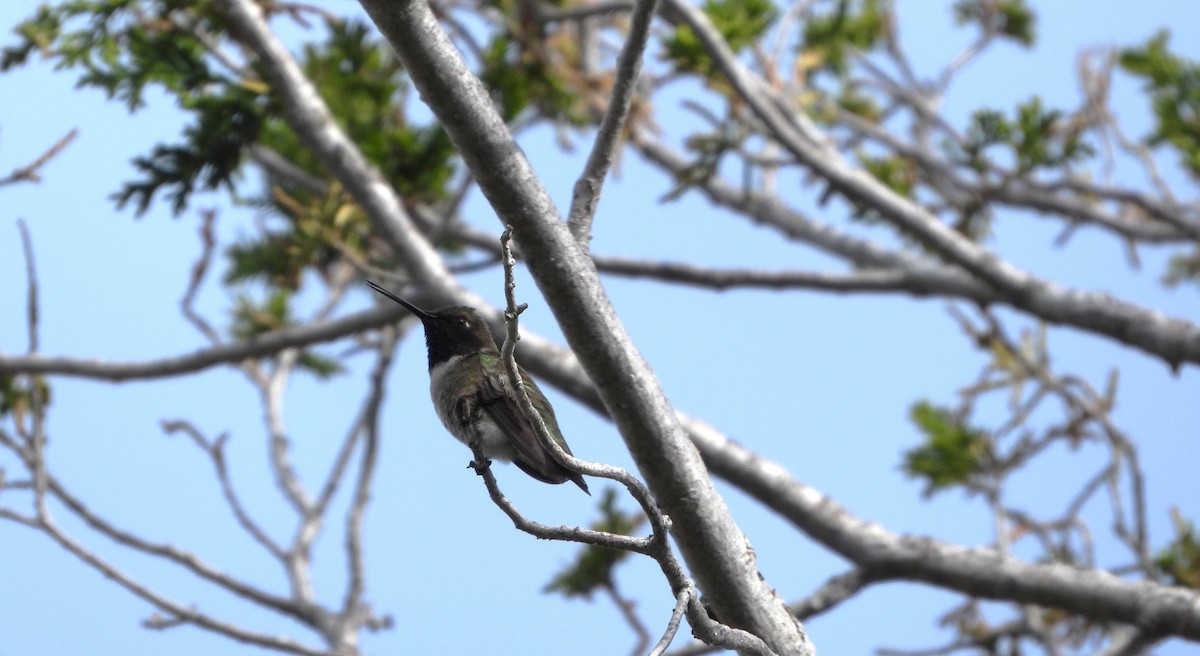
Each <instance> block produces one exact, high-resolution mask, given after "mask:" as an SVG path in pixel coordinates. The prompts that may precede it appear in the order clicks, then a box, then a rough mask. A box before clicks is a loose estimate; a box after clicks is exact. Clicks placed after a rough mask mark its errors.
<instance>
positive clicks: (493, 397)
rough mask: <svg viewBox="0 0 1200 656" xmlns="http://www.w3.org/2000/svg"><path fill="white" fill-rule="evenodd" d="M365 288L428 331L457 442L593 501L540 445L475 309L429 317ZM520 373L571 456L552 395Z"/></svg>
mask: <svg viewBox="0 0 1200 656" xmlns="http://www.w3.org/2000/svg"><path fill="white" fill-rule="evenodd" d="M367 284H368V285H370V286H371V288H372V289H374V290H375V291H377V292H379V293H380V294H383V295H384V296H386V297H388V298H390V299H392V300H393V301H395V302H397V303H399V304H400V305H403V306H404V307H406V308H408V311H409V312H412V313H413V314H415V315H417V318H418V319H420V320H421V324H422V325H424V327H425V346H426V348H427V349H428V351H429V393H430V395H431V396H432V397H433V407H434V409H435V410H437V415H438V419H441V420H442V425H443V426H445V427H446V430H448V431H450V434H451V435H453V436H454V437H456V438H458V441H460V442H462V443H463V444H467V445H470V443H471V442H472V441H474V440H479V443H480V444H481V445H482V447H483V454H484V455H485V456H487V457H488V458H492V459H494V460H501V461H504V462H510V461H511V462H512V463H513V464H515V465H516V466H517V467H518V468H520V470H521V471H523V472H525V473H526V474H529V475H530V476H532V477H534V478H536V479H537V480H539V481H541V482H543V483H550V484H552V485H558V484H560V483H565V482H567V481H571V482H572V483H574V484H576V485H578V486H579V488H580V489H581V490H583V491H584V492H587V493H588V495H591V492H589V491H588V486H587V483H586V482H584V480H583V476H580V475H579V473H578V472H574V471H571V470H570V469H567V468H566V467H564V466H562V465H561V464H559V463H558V461H557V460H555V459H554V456H552V455H550V452H549V451H547V450H546V449H545V448H543V447H542V445H541V443H540V442H539V441H538V438H537V434H536V433H535V432H534V428H533V425H532V424H530V423H529V420H528V419H526V418H525V415H524V413H522V412H521V408H520V404H519V402H518V400H517V395H516V392H515V391H514V390H513V388H512V385H511V384H510V383H509V378H508V375H507V374H506V373H505V371H504V365H503V363H502V362H501V360H500V349H498V348H497V347H496V340H495V339H493V338H492V333H491V331H490V330H488V326H487V323H486V322H484V320H483V318H482V317H480V316H479V313H478V312H476V311H475V308H471V307H466V306H463V305H450V306H447V307H444V308H439V309H437V310H433V311H432V312H427V311H425V310H422V309H421V308H419V307H417V306H415V305H413V304H412V303H409V302H408V301H406V300H404V299H402V298H400V297H399V296H396V295H395V294H393V293H391V292H389V291H388V290H386V289H384V288H383V287H380V286H379V285H376V284H375V283H373V282H371V281H370V280H368V281H367ZM517 371H518V372H519V373H520V375H521V383H522V384H523V385H524V386H525V393H526V394H528V395H529V400H530V401H531V402H533V407H534V409H536V410H537V411H538V414H540V415H541V416H542V421H543V422H545V424H546V428H547V429H549V431H550V435H551V436H552V437H553V438H554V441H555V442H557V443H558V445H559V446H561V447H562V449H563V451H566V452H567V453H571V448H570V447H568V446H567V442H566V440H564V439H563V436H562V430H561V429H560V428H559V427H558V420H557V419H556V418H555V417H554V408H552V407H551V406H550V402H549V401H548V400H546V395H544V394H542V390H540V389H538V386H537V383H535V382H534V381H533V378H532V377H531V376H530V375H529V373H528V372H526V371H525V368H524V367H521V366H520V365H518V366H517Z"/></svg>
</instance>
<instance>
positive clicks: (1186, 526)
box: [1154, 508, 1200, 589]
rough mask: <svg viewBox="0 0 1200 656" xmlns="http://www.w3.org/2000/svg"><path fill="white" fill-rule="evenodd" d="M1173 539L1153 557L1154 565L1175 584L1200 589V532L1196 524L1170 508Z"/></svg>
mask: <svg viewBox="0 0 1200 656" xmlns="http://www.w3.org/2000/svg"><path fill="white" fill-rule="evenodd" d="M1171 519H1172V520H1173V521H1174V524H1175V539H1174V540H1172V541H1171V544H1169V545H1167V547H1166V548H1164V549H1163V550H1162V551H1160V552H1159V554H1158V556H1157V557H1156V558H1155V559H1154V564H1155V566H1157V567H1158V569H1159V570H1160V571H1161V572H1162V573H1163V575H1164V576H1166V577H1167V578H1169V579H1170V580H1171V581H1172V582H1173V583H1174V584H1175V585H1182V586H1186V587H1189V588H1193V589H1200V534H1198V533H1197V532H1196V525H1195V524H1193V523H1192V522H1190V521H1188V520H1186V519H1184V518H1183V515H1181V514H1180V513H1179V510H1178V509H1177V508H1175V509H1172V511H1171Z"/></svg>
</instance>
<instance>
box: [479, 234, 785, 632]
mask: <svg viewBox="0 0 1200 656" xmlns="http://www.w3.org/2000/svg"><path fill="white" fill-rule="evenodd" d="M511 240H512V226H511V225H510V226H505V230H504V234H502V235H501V236H500V248H501V263H502V264H503V265H504V300H505V312H504V319H505V326H506V329H507V331H506V335H505V339H504V344H503V345H502V346H501V348H500V359H501V361H502V362H503V363H504V369H505V373H506V374H507V375H508V379H509V383H510V384H511V386H512V388H513V389H514V390H516V393H517V402H518V405H519V406H520V408H521V412H522V414H524V415H525V419H526V420H528V421H529V423H530V424H531V425H532V426H533V428H534V433H535V434H537V437H538V441H539V442H540V443H541V445H542V448H544V449H546V450H547V451H548V452H549V453H550V454H551V456H552V457H553V458H554V459H555V460H556V461H558V463H559V464H561V465H562V466H564V467H566V468H568V469H570V470H572V471H576V472H579V473H581V474H586V475H588V476H597V477H601V478H608V479H611V480H614V481H617V482H618V483H621V484H622V485H624V486H625V488H626V489H627V490H629V492H630V494H631V495H632V496H633V498H634V500H635V501H637V502H638V504H639V505H640V506H641V508H642V512H643V513H645V515H646V517H647V519H649V521H650V526H651V528H652V529H653V534H652V536H651V537H650V538H648V539H646V544H645V548H644V550H641V549H627V550H630V551H638V553H643V554H645V555H648V556H650V557H652V558H654V559H655V560H656V561H657V562H658V564H659V567H660V568H661V569H662V572H663V574H664V576H666V578H667V581H668V582H669V583H670V585H671V589H672V590H675V591H676V594H677V596H678V598H679V599H681V600H683V599H684V596H685V595H686V601H687V603H686V610H687V616H688V621H689V623H690V624H691V625H692V631H693V632H694V633H695V634H696V636H697V637H698V638H700V639H701V640H703V641H705V642H707V643H709V644H713V645H719V646H722V647H726V648H729V649H736V650H737V651H740V652H744V653H754V654H764V655H765V654H774V653H775V652H773V651H771V648H770V647H768V646H767V644H766V643H765V642H763V641H762V639H761V638H759V637H758V636H756V635H754V634H752V633H749V632H747V631H743V630H741V629H735V628H732V627H729V626H725V625H723V624H720V623H719V622H717V621H715V620H713V619H712V617H710V616H709V614H708V611H707V610H706V609H705V608H704V607H703V605H701V603H700V600H699V595H698V594H697V593H696V588H695V584H693V583H692V581H691V579H690V578H689V577H688V576H687V575H686V574H685V573H684V571H683V568H682V566H681V565H680V563H679V561H678V560H677V559H676V558H675V552H674V551H672V550H671V543H670V540H669V531H670V527H671V522H670V519H669V518H668V517H667V516H666V515H664V514H663V513H662V511H661V510H659V508H658V505H657V504H655V503H654V500H653V499H652V498H651V496H650V491H649V490H648V489H647V488H646V486H645V484H643V483H642V482H641V480H639V479H638V478H636V477H635V476H633V475H632V474H630V473H629V472H627V471H625V470H624V469H621V468H620V467H613V466H611V465H603V464H599V463H594V462H587V461H584V460H580V459H578V458H576V457H574V456H572V455H571V454H569V453H567V452H566V451H565V450H564V449H563V448H562V447H561V446H559V444H558V443H557V442H556V441H555V440H554V439H553V438H552V437H551V435H550V432H549V431H548V430H547V429H546V425H545V422H544V421H543V420H542V416H541V415H540V414H539V413H538V411H537V410H536V409H535V408H534V407H533V403H532V402H531V401H530V400H529V395H528V394H527V393H526V392H525V386H524V385H523V384H522V383H521V374H520V370H519V369H518V368H517V361H516V358H515V357H514V352H515V351H516V344H517V341H518V340H519V339H520V333H519V331H518V329H517V317H518V315H519V314H520V313H521V312H522V311H523V310H524V309H525V306H524V305H522V306H518V305H517V303H516V297H515V294H514V290H515V289H516V286H517V284H516V281H515V279H514V276H513V266H514V265H515V264H516V260H515V259H514V258H513V255H512V251H511V248H510V242H511ZM471 449H472V451H473V452H474V453H475V463H473V466H475V468H476V471H477V472H479V473H480V474H481V475H483V477H484V481H485V482H486V484H487V486H488V492H489V493H490V494H491V495H492V499H493V501H496V503H497V504H498V505H500V507H501V508H502V509H503V510H504V511H505V512H506V513H508V515H509V517H511V518H513V522H514V523H515V524H517V527H518V528H520V529H521V530H524V531H526V532H529V533H531V534H533V535H535V536H537V537H541V538H545V539H567V540H574V541H577V542H586V543H589V544H602V546H611V545H610V544H603V543H600V542H593V541H592V538H599V537H600V536H604V539H605V540H611V539H612V538H627V537H628V536H618V535H615V534H609V533H603V532H598V531H589V530H586V529H582V528H568V527H557V528H554V527H542V526H541V525H537V524H536V523H534V522H530V521H529V520H526V519H524V518H523V517H521V516H520V514H519V513H518V512H517V511H516V509H515V508H514V507H513V506H512V504H511V503H509V502H508V501H507V499H504V498H503V496H502V495H501V494H500V492H499V489H498V488H497V487H496V482H495V478H494V477H493V476H492V475H491V471H490V469H489V467H488V466H487V465H488V462H487V460H486V458H484V457H483V450H482V447H481V446H480V445H479V444H478V443H473V444H472V445H471ZM526 526H529V527H531V528H532V527H540V528H539V530H540V531H542V532H534V531H533V530H530V528H526ZM546 529H550V530H549V531H546ZM552 533H556V534H559V535H562V536H563V537H557V538H555V536H554V535H551V534H552ZM589 534H596V535H594V536H593V535H589ZM612 548H618V549H619V548H622V547H612ZM672 621H673V622H675V624H676V626H677V624H678V620H677V619H674V618H673V620H672ZM673 635H674V630H671V629H668V631H667V633H666V635H664V637H663V641H660V643H659V647H661V648H662V649H666V647H667V645H669V643H670V640H669V638H670V637H671V636H673ZM659 647H655V649H656V650H658V649H659Z"/></svg>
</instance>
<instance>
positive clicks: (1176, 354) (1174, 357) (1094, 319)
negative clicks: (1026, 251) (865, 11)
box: [664, 0, 1200, 369]
mask: <svg viewBox="0 0 1200 656" xmlns="http://www.w3.org/2000/svg"><path fill="white" fill-rule="evenodd" d="M664 12H665V15H667V16H668V20H673V21H676V22H680V23H682V24H686V25H687V26H688V27H689V28H691V30H692V31H693V32H694V33H695V34H696V36H697V37H698V39H699V40H700V42H701V44H702V45H703V46H704V48H705V51H706V52H707V53H708V54H709V56H711V57H712V58H713V60H714V61H715V62H716V64H717V66H718V67H719V68H720V70H721V72H722V73H723V74H724V75H725V77H726V79H727V80H728V82H729V83H730V85H731V86H732V87H733V88H734V89H735V91H736V92H737V93H738V95H739V96H740V97H741V98H742V99H743V100H744V101H745V102H746V103H747V104H748V105H749V107H750V108H751V109H752V110H753V112H754V115H755V116H756V117H757V118H758V120H760V121H761V122H762V123H763V124H764V125H765V127H766V129H767V131H768V133H769V134H770V136H771V137H772V138H774V139H776V140H777V141H778V142H779V143H780V145H781V146H783V147H784V148H786V149H787V150H788V152H790V153H791V154H792V155H793V156H794V157H796V159H797V160H799V161H800V162H801V163H802V164H804V165H805V166H806V167H808V168H809V169H811V170H812V171H813V172H814V173H815V174H817V175H819V176H821V177H822V178H823V179H825V180H827V181H828V182H829V184H830V185H831V187H832V188H833V189H835V190H837V191H838V192H839V193H841V194H842V195H844V196H845V197H846V198H848V199H849V200H851V201H852V202H855V203H860V204H862V205H865V206H867V207H870V208H872V209H874V210H875V211H876V212H878V213H879V215H880V216H881V217H883V218H884V219H885V220H886V221H888V222H889V223H892V224H893V225H895V226H896V228H897V229H899V230H900V231H901V232H903V233H904V234H908V235H912V236H913V237H915V238H916V239H918V240H920V241H921V243H923V244H924V245H926V246H927V247H929V248H930V249H932V250H934V251H935V252H937V253H938V254H940V255H941V256H942V257H944V258H946V259H947V260H948V261H950V262H952V263H954V264H955V265H956V266H958V267H961V268H962V269H964V270H966V271H968V272H970V273H971V274H972V275H974V276H976V277H978V279H979V280H980V281H982V282H983V283H985V284H987V285H988V286H990V287H992V288H994V289H995V290H996V293H997V294H998V295H999V296H1000V298H1001V299H1003V301H1004V302H1005V303H1007V304H1009V305H1012V306H1013V307H1015V308H1018V309H1021V310H1024V311H1025V312H1028V313H1030V314H1032V315H1034V316H1037V317H1040V318H1042V319H1044V320H1046V321H1049V322H1052V323H1061V324H1066V325H1070V326H1073V327H1076V328H1080V329H1083V330H1086V331H1089V332H1094V333H1098V334H1101V335H1106V336H1108V337H1111V338H1113V339H1115V340H1117V341H1119V342H1122V343H1125V344H1128V345H1130V346H1134V347H1136V348H1139V349H1141V350H1143V351H1145V352H1146V353H1149V354H1151V355H1154V356H1156V357H1159V358H1161V359H1162V360H1164V361H1165V362H1166V363H1167V364H1168V365H1170V366H1171V367H1172V368H1175V369H1177V368H1178V367H1179V366H1180V365H1181V364H1182V363H1184V362H1188V363H1192V364H1200V326H1196V325H1195V324H1194V323H1192V322H1189V321H1184V320H1182V319H1174V318H1170V317H1167V316H1165V315H1163V314H1161V313H1159V312H1156V311H1153V310H1149V309H1146V308H1142V307H1139V306H1137V305H1134V304H1132V303H1128V302H1126V301H1123V300H1120V299H1118V298H1115V297H1113V296H1112V295H1110V294H1106V293H1102V292H1085V291H1080V290H1071V289H1064V288H1062V287H1060V286H1058V285H1056V284H1054V283H1052V282H1050V281H1047V280H1044V279H1042V278H1038V277H1037V276H1034V275H1031V274H1029V273H1027V272H1025V271H1022V270H1020V269H1018V268H1016V267H1014V266H1013V265H1012V264H1010V263H1009V262H1007V261H1005V260H1003V259H1001V258H1000V257H998V256H997V255H996V254H995V253H993V252H991V251H989V250H987V249H985V248H983V247H982V246H980V245H978V244H975V243H974V242H972V241H970V240H968V239H966V238H964V237H963V236H962V235H960V234H959V233H957V232H955V231H954V230H953V229H952V228H951V227H949V226H947V225H946V224H944V223H942V222H941V221H939V220H937V217H935V216H933V215H932V214H930V213H929V212H928V211H926V210H925V209H924V208H922V207H920V206H919V205H917V204H916V203H914V202H913V201H911V200H909V199H907V198H904V197H902V196H900V195H898V194H896V193H895V192H893V191H892V190H891V189H889V188H887V187H886V186H884V185H883V184H882V183H881V182H879V180H877V179H876V178H874V177H873V176H871V175H870V174H868V173H867V172H865V171H863V170H861V169H858V168H855V167H852V166H850V165H849V164H848V163H847V162H846V161H845V159H844V158H843V157H842V155H841V154H840V153H839V152H837V151H836V150H835V149H834V148H832V147H830V146H829V145H828V144H829V140H828V138H827V137H826V135H824V134H823V133H821V132H820V130H818V129H817V128H816V127H815V126H814V125H813V124H812V123H811V122H810V121H809V120H808V119H807V118H805V117H804V116H802V115H800V114H798V113H796V112H794V111H792V109H791V108H790V106H789V105H788V104H787V103H786V102H785V101H784V99H782V98H780V97H779V96H778V95H777V94H776V93H775V91H774V90H772V89H770V88H769V86H768V85H767V84H765V83H764V82H762V81H761V80H760V79H758V78H757V77H756V76H755V75H754V74H753V73H752V72H750V70H749V69H748V68H747V67H746V66H745V65H744V64H742V62H740V61H739V60H738V59H737V57H736V56H735V55H734V54H733V52H732V51H730V49H729V47H728V46H727V45H726V44H725V42H724V40H723V39H722V37H721V35H720V34H719V33H718V32H717V30H716V29H715V28H714V27H713V25H712V23H711V22H710V21H709V20H708V18H707V17H706V16H705V15H704V14H703V12H701V11H700V9H699V8H697V7H695V6H693V5H691V4H689V3H687V2H684V1H683V0H666V4H664Z"/></svg>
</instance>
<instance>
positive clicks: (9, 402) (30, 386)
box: [0, 375, 50, 417]
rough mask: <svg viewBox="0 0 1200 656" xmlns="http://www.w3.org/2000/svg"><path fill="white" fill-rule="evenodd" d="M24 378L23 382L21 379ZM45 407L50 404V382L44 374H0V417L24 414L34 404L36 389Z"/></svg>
mask: <svg viewBox="0 0 1200 656" xmlns="http://www.w3.org/2000/svg"><path fill="white" fill-rule="evenodd" d="M22 379H24V380H25V382H24V384H22V383H21V382H20V381H21V380H22ZM35 386H36V389H37V391H38V394H39V398H40V401H41V404H42V406H43V407H45V406H48V405H50V383H48V382H47V381H46V378H45V377H43V376H32V377H30V376H16V375H6V376H0V417H5V416H7V415H9V414H14V415H16V416H17V417H21V416H23V415H24V414H25V413H26V412H28V411H29V410H30V409H31V408H32V406H33V392H34V389H35Z"/></svg>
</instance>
